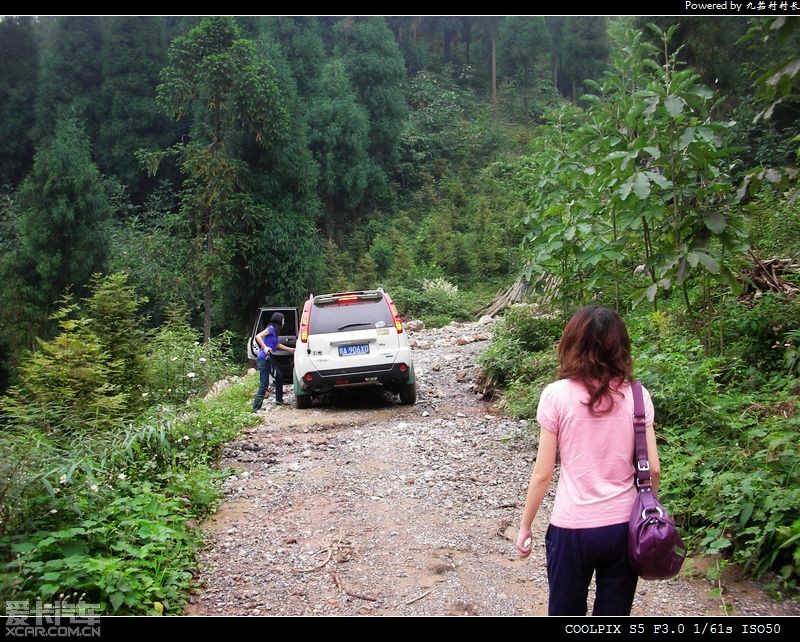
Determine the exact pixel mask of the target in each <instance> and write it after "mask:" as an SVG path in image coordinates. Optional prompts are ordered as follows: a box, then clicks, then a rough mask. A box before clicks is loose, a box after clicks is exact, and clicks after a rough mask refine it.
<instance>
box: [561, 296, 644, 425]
mask: <svg viewBox="0 0 800 642" xmlns="http://www.w3.org/2000/svg"><path fill="white" fill-rule="evenodd" d="M558 359H559V361H560V363H561V368H560V369H559V376H560V377H561V378H563V379H575V380H577V381H580V382H581V383H582V384H583V385H584V386H586V390H587V391H588V392H589V401H588V403H587V405H588V406H589V408H590V410H591V412H592V413H593V414H600V413H604V412H609V411H610V410H611V409H613V407H614V396H613V393H614V392H616V390H615V389H614V388H612V387H611V384H612V382H613V381H615V380H616V381H617V382H618V383H617V385H619V384H621V383H622V382H625V381H631V380H632V378H633V367H632V362H631V340H630V338H629V337H628V330H627V328H625V323H624V322H623V321H622V318H621V317H620V316H619V315H618V314H617V313H616V312H614V310H610V309H609V308H603V307H600V306H598V305H590V306H587V307H585V308H581V309H580V310H578V311H577V312H576V313H575V314H574V315H573V316H572V318H571V319H570V320H569V323H567V327H565V328H564V334H562V335H561V343H559V345H558Z"/></svg>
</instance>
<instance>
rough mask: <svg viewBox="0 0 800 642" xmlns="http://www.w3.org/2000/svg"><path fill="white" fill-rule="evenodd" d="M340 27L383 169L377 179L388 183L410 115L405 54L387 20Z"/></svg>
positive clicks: (363, 20)
mask: <svg viewBox="0 0 800 642" xmlns="http://www.w3.org/2000/svg"><path fill="white" fill-rule="evenodd" d="M338 27H339V31H338V37H339V46H340V50H341V51H342V52H343V54H344V56H343V58H344V62H345V65H346V67H347V72H348V74H349V76H350V80H351V81H352V83H353V87H354V88H355V91H356V95H357V96H358V100H359V102H360V103H361V104H362V105H364V106H365V107H366V108H367V113H368V114H369V154H370V157H371V158H372V159H373V160H374V161H375V162H376V163H377V164H378V166H379V167H380V168H381V169H382V170H383V172H382V173H381V174H378V175H376V176H375V177H374V180H380V181H382V182H383V183H385V182H386V176H387V175H388V174H390V173H391V171H392V169H393V168H394V165H395V163H396V162H397V160H398V158H399V143H400V135H401V133H402V131H403V122H404V121H405V119H406V116H407V114H408V109H407V107H406V103H405V99H404V96H403V81H404V80H405V67H404V64H403V55H402V54H401V53H400V49H399V47H398V46H397V42H395V39H394V37H393V36H392V32H391V30H390V29H389V28H388V27H387V26H386V22H385V21H384V19H383V18H380V17H378V18H355V19H352V20H351V19H347V20H343V21H342V22H341V23H340V24H339V25H338ZM371 185H374V183H371Z"/></svg>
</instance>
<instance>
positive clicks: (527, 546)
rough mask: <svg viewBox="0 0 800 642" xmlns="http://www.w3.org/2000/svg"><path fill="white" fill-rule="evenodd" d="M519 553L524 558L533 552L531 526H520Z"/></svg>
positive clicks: (518, 536)
mask: <svg viewBox="0 0 800 642" xmlns="http://www.w3.org/2000/svg"><path fill="white" fill-rule="evenodd" d="M517 553H518V554H519V556H520V557H521V558H522V559H525V558H526V557H528V555H530V554H531V527H530V526H528V527H527V528H525V527H524V526H522V527H520V529H519V535H517Z"/></svg>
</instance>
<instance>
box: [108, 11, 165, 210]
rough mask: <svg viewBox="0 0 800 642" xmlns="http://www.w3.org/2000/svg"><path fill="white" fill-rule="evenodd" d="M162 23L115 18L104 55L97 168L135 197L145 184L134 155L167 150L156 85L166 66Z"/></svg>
mask: <svg viewBox="0 0 800 642" xmlns="http://www.w3.org/2000/svg"><path fill="white" fill-rule="evenodd" d="M164 26H165V23H164V19H163V18H160V17H143V16H115V17H112V18H107V19H106V25H105V27H106V28H105V32H104V39H103V49H102V56H101V70H102V77H103V81H102V85H101V87H100V105H101V108H102V110H103V117H102V118H101V119H100V123H99V136H98V145H97V163H98V165H99V166H100V168H101V169H102V170H103V171H104V172H105V173H107V174H113V175H114V176H116V177H117V178H118V179H119V180H120V181H122V182H123V183H124V184H125V185H127V186H129V188H131V190H132V192H133V193H134V194H135V195H137V194H140V193H142V192H144V191H145V190H146V188H147V187H150V186H149V185H145V184H142V183H141V182H140V180H141V172H140V169H139V164H138V162H137V161H136V159H135V158H134V152H135V151H136V150H137V149H140V148H142V147H147V148H151V149H158V148H161V147H165V146H167V145H169V144H170V143H171V142H172V141H171V140H170V129H172V127H171V126H170V124H169V123H168V121H167V120H166V119H165V118H164V117H163V116H162V115H161V114H159V112H158V107H157V105H156V100H155V98H156V85H157V83H158V75H159V72H160V70H161V68H162V67H163V66H164V64H165V63H166V58H167V57H166V48H167V43H166V36H165V31H164Z"/></svg>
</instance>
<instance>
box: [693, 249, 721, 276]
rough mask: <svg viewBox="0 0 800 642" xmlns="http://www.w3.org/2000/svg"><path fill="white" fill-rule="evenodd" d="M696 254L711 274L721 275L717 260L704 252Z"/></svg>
mask: <svg viewBox="0 0 800 642" xmlns="http://www.w3.org/2000/svg"><path fill="white" fill-rule="evenodd" d="M695 254H697V258H698V259H699V261H700V263H702V264H703V267H704V268H705V269H706V270H708V271H709V272H711V274H719V263H718V262H717V261H716V260H715V259H712V258H711V257H710V256H709V255H708V254H705V253H704V252H695Z"/></svg>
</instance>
